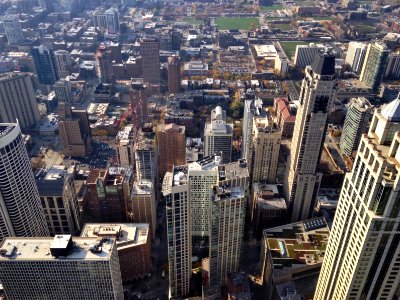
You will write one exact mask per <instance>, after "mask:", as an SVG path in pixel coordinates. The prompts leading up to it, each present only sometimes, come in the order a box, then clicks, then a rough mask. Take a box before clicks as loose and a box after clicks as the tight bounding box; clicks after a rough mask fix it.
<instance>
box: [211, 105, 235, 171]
mask: <svg viewBox="0 0 400 300" xmlns="http://www.w3.org/2000/svg"><path fill="white" fill-rule="evenodd" d="M232 138H233V124H232V123H226V112H225V111H224V110H222V108H221V107H220V106H217V107H216V108H215V109H214V110H213V111H212V112H211V122H210V123H208V122H207V123H206V125H205V128H204V155H205V156H211V155H213V154H215V153H219V152H222V162H223V163H229V162H230V161H231V159H232Z"/></svg>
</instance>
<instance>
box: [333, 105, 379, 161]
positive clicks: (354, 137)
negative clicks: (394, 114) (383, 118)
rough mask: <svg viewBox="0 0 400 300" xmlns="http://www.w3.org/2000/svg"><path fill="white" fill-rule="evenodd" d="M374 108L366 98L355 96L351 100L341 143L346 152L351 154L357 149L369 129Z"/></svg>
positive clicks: (341, 147)
mask: <svg viewBox="0 0 400 300" xmlns="http://www.w3.org/2000/svg"><path fill="white" fill-rule="evenodd" d="M373 109H374V107H373V106H372V105H371V103H369V101H368V100H367V99H366V98H361V97H360V98H353V99H352V100H351V101H350V103H349V109H348V111H347V114H346V119H345V121H344V126H343V131H342V136H341V137H340V144H339V145H340V150H342V152H343V153H344V154H346V155H348V156H351V155H352V153H353V151H356V150H357V148H358V144H359V143H360V139H361V136H362V135H363V134H364V133H366V132H367V131H368V125H369V121H370V119H371V114H372V111H373Z"/></svg>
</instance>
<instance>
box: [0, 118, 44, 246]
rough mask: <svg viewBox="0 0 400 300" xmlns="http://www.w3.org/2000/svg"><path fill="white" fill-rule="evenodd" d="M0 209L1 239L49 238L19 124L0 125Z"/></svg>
mask: <svg viewBox="0 0 400 300" xmlns="http://www.w3.org/2000/svg"><path fill="white" fill-rule="evenodd" d="M0 206H1V210H0V240H3V238H5V237H9V236H22V237H27V236H48V235H49V230H48V228H47V224H46V220H45V217H44V214H43V211H42V207H41V205H40V200H39V193H38V189H37V186H36V182H35V178H34V176H33V173H32V167H31V162H30V160H29V157H28V153H27V152H26V147H25V145H24V141H23V139H22V134H21V130H20V127H19V125H18V123H0Z"/></svg>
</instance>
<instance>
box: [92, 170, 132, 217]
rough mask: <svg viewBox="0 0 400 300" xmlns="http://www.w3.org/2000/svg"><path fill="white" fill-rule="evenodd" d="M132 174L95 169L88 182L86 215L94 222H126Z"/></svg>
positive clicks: (129, 172) (129, 171)
mask: <svg viewBox="0 0 400 300" xmlns="http://www.w3.org/2000/svg"><path fill="white" fill-rule="evenodd" d="M131 176H132V172H131V170H130V169H122V168H116V169H109V170H101V169H93V170H92V171H91V172H90V173H89V176H88V178H87V180H86V185H87V196H86V199H87V200H86V202H87V204H86V207H85V209H86V211H85V215H87V218H88V219H89V220H91V221H92V222H126V220H127V215H128V210H127V203H128V201H129V192H130V185H131Z"/></svg>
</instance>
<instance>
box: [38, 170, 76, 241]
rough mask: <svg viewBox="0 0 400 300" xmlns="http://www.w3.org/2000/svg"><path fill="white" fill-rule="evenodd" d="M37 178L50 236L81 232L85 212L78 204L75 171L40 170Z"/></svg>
mask: <svg viewBox="0 0 400 300" xmlns="http://www.w3.org/2000/svg"><path fill="white" fill-rule="evenodd" d="M35 178H36V184H37V187H38V191H39V196H40V202H41V204H42V209H43V213H44V215H45V218H46V222H47V226H48V228H49V231H50V234H51V235H52V236H54V235H57V234H72V235H76V234H77V233H78V232H80V230H81V229H82V227H81V226H82V217H83V212H82V211H81V209H80V207H79V204H78V193H77V191H76V189H75V184H74V174H73V170H71V169H68V170H67V169H66V167H65V166H52V167H51V168H50V169H49V170H47V171H46V170H43V169H42V170H40V171H39V172H38V173H37V174H36V176H35Z"/></svg>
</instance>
